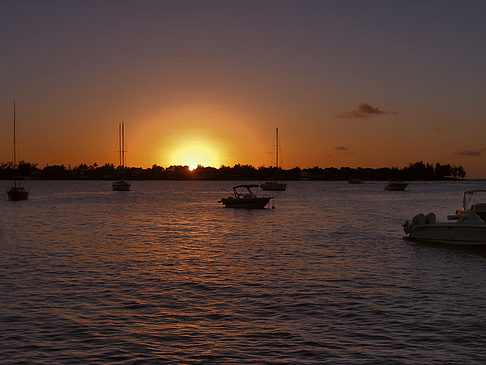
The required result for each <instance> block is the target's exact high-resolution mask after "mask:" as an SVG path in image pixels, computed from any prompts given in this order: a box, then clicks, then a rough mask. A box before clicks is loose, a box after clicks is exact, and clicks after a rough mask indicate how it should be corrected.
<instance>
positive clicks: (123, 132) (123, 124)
mask: <svg viewBox="0 0 486 365" xmlns="http://www.w3.org/2000/svg"><path fill="white" fill-rule="evenodd" d="M122 166H123V168H125V122H122Z"/></svg>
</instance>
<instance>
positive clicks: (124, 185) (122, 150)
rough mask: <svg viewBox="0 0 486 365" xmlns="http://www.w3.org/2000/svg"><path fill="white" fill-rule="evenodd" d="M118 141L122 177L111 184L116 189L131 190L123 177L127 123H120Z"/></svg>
mask: <svg viewBox="0 0 486 365" xmlns="http://www.w3.org/2000/svg"><path fill="white" fill-rule="evenodd" d="M118 143H119V147H120V148H119V150H118V153H119V159H120V160H119V161H120V165H119V169H120V170H121V173H120V174H121V179H120V181H115V182H113V183H112V184H111V187H112V188H113V190H114V191H130V183H128V182H126V181H125V180H124V179H123V176H124V175H125V152H126V150H125V123H123V122H122V123H120V124H119V125H118Z"/></svg>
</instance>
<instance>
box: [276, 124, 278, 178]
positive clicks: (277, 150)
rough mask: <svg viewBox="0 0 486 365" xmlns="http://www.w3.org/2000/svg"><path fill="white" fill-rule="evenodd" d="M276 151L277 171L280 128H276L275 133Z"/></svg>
mask: <svg viewBox="0 0 486 365" xmlns="http://www.w3.org/2000/svg"><path fill="white" fill-rule="evenodd" d="M275 149H276V153H275V156H276V158H275V159H276V163H277V169H278V128H276V132H275Z"/></svg>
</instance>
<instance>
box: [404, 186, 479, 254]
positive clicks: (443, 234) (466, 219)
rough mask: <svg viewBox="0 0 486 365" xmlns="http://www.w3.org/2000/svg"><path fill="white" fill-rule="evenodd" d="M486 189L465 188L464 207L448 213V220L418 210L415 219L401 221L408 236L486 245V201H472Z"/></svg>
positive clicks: (452, 242) (439, 241)
mask: <svg viewBox="0 0 486 365" xmlns="http://www.w3.org/2000/svg"><path fill="white" fill-rule="evenodd" d="M479 193H486V190H468V191H465V192H464V194H463V198H462V209H461V210H458V211H456V214H453V215H450V216H448V217H447V219H448V221H449V222H444V223H439V222H436V217H435V214H434V213H429V214H427V215H424V214H417V215H416V216H415V217H413V219H412V222H409V221H406V222H405V224H403V225H402V227H403V230H404V232H405V234H406V235H407V236H406V237H405V238H408V239H411V240H415V241H424V242H436V243H446V244H456V245H486V203H476V204H470V202H471V200H472V199H473V197H476V196H477V195H478V194H479Z"/></svg>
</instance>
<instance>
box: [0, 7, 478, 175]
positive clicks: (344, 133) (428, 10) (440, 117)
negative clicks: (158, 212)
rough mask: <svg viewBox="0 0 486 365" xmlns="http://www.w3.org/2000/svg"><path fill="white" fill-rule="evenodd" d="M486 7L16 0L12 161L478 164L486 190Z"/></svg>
mask: <svg viewBox="0 0 486 365" xmlns="http://www.w3.org/2000/svg"><path fill="white" fill-rule="evenodd" d="M485 19H486V1H444V0H443V1H410V0H407V1H389V0H384V1H365V0H360V1H346V0H345V1H337V0H336V1H324V0H319V1H285V0H275V1H269V0H258V1H257V0H255V1H248V0H247V1H233V0H230V1H228V0H226V1H202V0H195V1H162V0H160V1H119V0H116V1H101V0H100V1H94V0H87V1H74V0H73V1H37V0H36V1H6V0H0V45H1V53H0V54H1V57H0V80H1V82H0V141H1V143H0V161H3V162H6V161H10V160H11V159H12V144H11V143H10V142H11V139H12V118H13V99H15V100H16V105H17V124H18V140H19V141H20V142H21V143H20V144H19V146H18V147H19V148H18V150H19V157H20V159H22V160H26V161H29V162H35V163H38V164H39V165H40V166H45V165H46V164H50V165H51V164H64V165H66V166H67V165H69V164H70V165H71V166H74V165H77V164H80V163H88V164H92V163H94V162H96V163H98V164H104V163H107V162H109V163H116V162H117V155H116V153H115V150H116V149H117V146H116V143H117V131H118V123H119V122H125V126H126V147H127V150H128V152H127V156H126V158H127V162H128V165H130V166H141V167H150V166H152V165H153V164H158V165H161V166H164V167H167V166H169V165H173V164H182V165H190V164H202V165H205V166H208V165H210V166H215V167H219V166H220V165H222V164H225V165H233V164H236V163H242V164H252V165H254V166H262V165H265V166H268V165H271V164H272V150H273V148H274V147H273V144H274V134H275V127H279V132H280V139H281V151H282V156H281V157H282V159H281V164H282V167H283V168H293V167H295V166H299V167H301V168H305V167H313V166H320V167H331V166H333V167H341V166H350V167H358V166H361V167H391V166H397V167H403V166H405V165H408V163H409V162H415V161H420V160H423V161H425V162H433V163H435V162H440V163H453V164H456V165H462V166H463V167H464V168H465V169H466V171H467V173H468V175H467V177H470V178H486V21H485Z"/></svg>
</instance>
